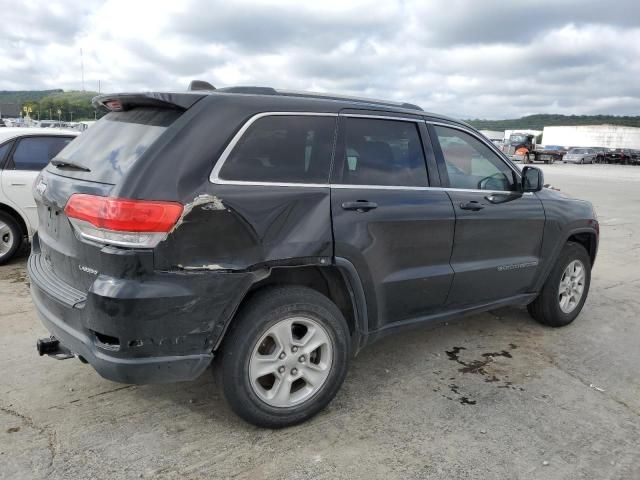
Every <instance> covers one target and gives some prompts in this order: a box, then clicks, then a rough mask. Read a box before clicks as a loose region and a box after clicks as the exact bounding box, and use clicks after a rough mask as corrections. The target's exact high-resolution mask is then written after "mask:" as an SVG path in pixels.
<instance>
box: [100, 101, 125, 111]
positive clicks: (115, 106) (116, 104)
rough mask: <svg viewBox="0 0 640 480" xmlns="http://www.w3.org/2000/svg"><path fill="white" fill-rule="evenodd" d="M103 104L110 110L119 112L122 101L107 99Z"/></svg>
mask: <svg viewBox="0 0 640 480" xmlns="http://www.w3.org/2000/svg"><path fill="white" fill-rule="evenodd" d="M103 105H104V106H105V107H106V108H108V109H109V110H111V111H112V112H120V111H122V110H123V108H122V102H121V101H120V100H108V101H106V102H104V103H103Z"/></svg>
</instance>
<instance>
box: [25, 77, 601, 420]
mask: <svg viewBox="0 0 640 480" xmlns="http://www.w3.org/2000/svg"><path fill="white" fill-rule="evenodd" d="M198 88H206V89H207V90H192V91H189V92H185V93H142V94H116V95H103V96H100V97H97V98H96V99H95V100H94V102H95V104H96V105H100V106H103V107H106V108H107V109H109V110H110V113H108V114H107V115H106V116H105V117H104V118H103V119H101V120H100V121H98V122H97V123H96V124H95V126H94V127H92V128H91V129H89V130H88V131H87V132H86V133H84V134H83V135H82V136H80V137H78V139H77V140H75V141H74V142H72V143H71V144H70V145H69V146H68V147H66V148H65V149H64V150H63V151H61V152H60V154H59V155H58V156H57V157H56V158H55V159H54V161H52V162H51V163H50V164H49V165H48V166H47V168H46V169H45V170H44V171H43V172H42V174H41V176H40V178H39V179H38V181H37V182H36V185H35V187H34V195H35V198H36V200H37V204H38V215H39V221H40V230H39V232H38V234H37V235H36V237H35V239H34V242H33V251H32V254H31V257H30V259H29V274H30V277H31V291H32V296H33V300H34V302H35V305H36V307H37V310H38V312H39V315H40V318H41V319H42V322H43V323H44V325H45V326H46V328H47V329H48V330H49V331H50V332H51V334H52V337H50V338H45V339H41V340H40V341H39V342H38V350H39V352H40V354H50V355H52V356H56V357H58V358H65V357H70V356H76V357H78V358H80V359H81V360H82V361H84V362H88V363H90V364H91V365H92V366H93V367H94V368H95V369H96V370H97V371H98V373H99V374H100V375H102V376H104V377H106V378H108V379H111V380H115V381H118V382H126V383H150V382H172V381H180V380H192V379H194V378H196V377H197V376H198V375H200V374H201V373H202V372H203V371H204V370H205V369H206V368H207V367H208V366H209V365H210V364H211V363H212V360H213V359H214V357H215V360H216V361H215V362H214V363H215V367H216V368H215V369H216V370H217V371H218V372H219V373H220V378H221V382H222V388H223V390H224V394H225V396H226V398H227V399H228V401H229V403H230V405H231V407H232V408H233V410H234V411H236V412H237V413H238V414H239V415H240V416H242V417H243V418H244V419H246V420H248V421H249V422H252V423H254V424H257V425H261V426H268V427H282V426H286V425H291V424H294V423H298V422H301V421H303V420H305V419H307V418H309V417H311V416H312V415H314V414H315V413H317V412H318V411H319V410H320V409H322V408H323V407H324V406H325V405H327V404H328V403H329V402H330V401H331V399H332V398H333V397H334V395H335V394H336V392H337V391H338V389H339V387H340V385H341V384H342V382H343V380H344V378H345V375H346V373H347V367H348V365H349V360H350V358H352V356H353V355H355V354H356V353H357V352H358V351H359V350H360V349H362V348H363V347H364V346H365V345H368V344H370V343H371V342H373V341H374V340H376V339H379V338H381V337H383V336H385V335H387V334H390V333H392V332H397V331H400V330H402V329H404V328H408V327H413V326H416V325H422V324H426V323H429V322H434V321H442V320H443V319H448V318H451V317H456V316H459V315H463V314H469V313H475V312H481V311H486V310H489V309H492V308H496V307H499V306H503V305H528V308H529V311H530V313H531V314H532V316H533V317H534V318H535V319H537V320H538V321H540V322H542V323H544V324H546V325H550V326H554V327H558V326H562V325H567V324H568V323H570V322H572V321H573V320H574V319H575V318H576V316H577V315H578V313H579V312H580V310H581V309H582V306H583V305H584V302H585V299H586V298H587V292H588V290H589V281H590V275H591V267H592V265H593V262H594V259H595V256H596V250H597V245H598V222H597V220H596V217H595V214H594V211H593V208H592V206H591V204H589V203H588V202H585V201H581V200H575V199H572V198H569V197H567V196H565V195H563V194H562V193H560V192H558V191H555V190H551V189H547V188H543V176H542V172H541V171H540V170H538V169H536V168H533V167H525V168H524V169H523V170H522V171H520V170H519V169H518V168H517V167H516V166H515V165H514V164H513V163H512V162H511V161H510V160H509V159H508V158H506V157H505V156H504V155H503V154H502V153H501V152H500V151H499V150H497V149H496V148H495V146H494V145H493V144H491V142H489V141H488V140H486V139H485V138H484V137H483V136H482V135H481V134H479V133H478V132H477V131H476V130H475V129H473V128H472V127H470V126H469V125H467V124H465V123H462V122H459V121H457V120H453V119H450V118H447V117H443V116H440V115H435V114H431V113H426V112H424V111H422V109H421V108H419V107H416V106H414V105H411V104H398V103H392V102H383V101H374V100H364V99H357V98H343V97H332V96H323V95H317V94H301V93H293V92H284V91H278V90H275V89H271V88H256V87H234V88H226V89H218V90H216V89H214V88H213V87H210V86H207V85H204V87H202V85H199V87H198Z"/></svg>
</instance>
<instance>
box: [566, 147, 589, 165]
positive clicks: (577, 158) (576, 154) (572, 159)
mask: <svg viewBox="0 0 640 480" xmlns="http://www.w3.org/2000/svg"><path fill="white" fill-rule="evenodd" d="M597 158H598V150H596V149H595V148H571V149H569V151H568V152H567V153H566V155H565V156H564V157H562V161H563V162H565V163H596V159H597Z"/></svg>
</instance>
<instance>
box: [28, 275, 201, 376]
mask: <svg viewBox="0 0 640 480" xmlns="http://www.w3.org/2000/svg"><path fill="white" fill-rule="evenodd" d="M41 294H42V292H41V291H39V289H38V287H37V286H35V285H34V284H33V283H32V285H31V296H32V298H33V301H34V303H35V305H36V308H37V310H38V316H39V317H40V321H41V322H42V324H43V325H44V326H45V328H46V329H47V330H48V331H49V332H50V333H51V334H52V335H53V336H55V337H56V338H57V339H58V340H60V343H61V344H62V345H64V346H65V347H66V348H68V349H69V350H71V351H72V352H73V353H75V354H76V355H79V356H81V357H82V358H84V359H85V360H86V361H87V362H88V363H89V364H91V366H92V367H93V368H95V370H96V371H97V372H98V373H99V374H100V375H101V376H102V377H104V378H106V379H108V380H112V381H114V382H120V383H134V384H145V383H168V382H178V381H184V380H193V379H195V378H197V377H198V376H199V375H200V374H201V373H202V372H203V371H204V370H205V369H206V368H207V366H208V365H209V364H210V363H211V360H212V359H213V355H212V354H199V355H183V356H166V357H143V358H127V357H115V356H112V355H109V354H108V353H106V352H104V351H100V349H99V348H98V347H96V345H95V344H94V341H93V340H92V339H91V338H90V337H89V336H87V335H86V334H84V333H83V332H81V331H78V330H75V329H73V328H72V327H70V326H69V325H68V324H66V323H65V322H64V320H63V319H62V318H58V317H57V316H56V315H55V314H53V312H51V311H50V310H49V309H47V307H46V303H45V302H44V301H43V299H42V296H41Z"/></svg>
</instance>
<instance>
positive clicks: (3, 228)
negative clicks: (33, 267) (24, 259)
mask: <svg viewBox="0 0 640 480" xmlns="http://www.w3.org/2000/svg"><path fill="white" fill-rule="evenodd" d="M21 243H22V230H21V229H20V225H18V222H16V221H15V219H14V218H13V217H12V216H11V215H8V214H7V213H5V212H0V265H4V264H5V263H7V262H8V261H9V260H11V258H12V257H13V256H14V255H15V253H16V252H17V251H18V248H20V244H21Z"/></svg>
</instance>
